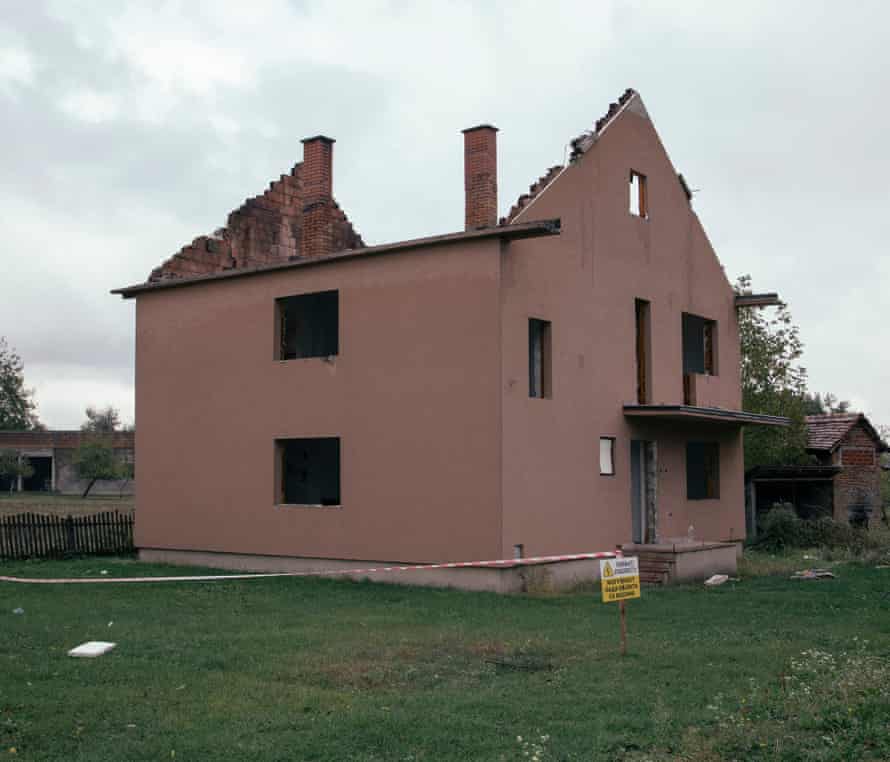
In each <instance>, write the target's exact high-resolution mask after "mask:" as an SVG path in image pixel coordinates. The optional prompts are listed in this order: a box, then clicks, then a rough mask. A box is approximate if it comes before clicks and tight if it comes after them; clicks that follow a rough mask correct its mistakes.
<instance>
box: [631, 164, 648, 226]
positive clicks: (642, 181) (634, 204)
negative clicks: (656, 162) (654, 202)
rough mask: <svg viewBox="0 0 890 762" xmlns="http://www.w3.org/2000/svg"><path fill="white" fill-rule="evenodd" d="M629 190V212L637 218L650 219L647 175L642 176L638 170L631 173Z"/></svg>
mask: <svg viewBox="0 0 890 762" xmlns="http://www.w3.org/2000/svg"><path fill="white" fill-rule="evenodd" d="M628 190H629V194H630V196H629V211H630V213H631V214H632V215H634V216H635V217H642V218H643V219H648V217H649V200H648V197H647V194H646V191H647V188H646V175H643V174H640V173H639V172H637V171H636V170H633V169H632V170H631V171H630V184H629V185H628Z"/></svg>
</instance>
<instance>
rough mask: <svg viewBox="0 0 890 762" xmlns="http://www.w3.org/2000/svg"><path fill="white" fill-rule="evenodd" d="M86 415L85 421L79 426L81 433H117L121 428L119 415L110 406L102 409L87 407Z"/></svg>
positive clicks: (115, 409)
mask: <svg viewBox="0 0 890 762" xmlns="http://www.w3.org/2000/svg"><path fill="white" fill-rule="evenodd" d="M86 415H87V419H86V421H84V422H83V423H82V424H81V425H80V430H81V431H89V432H92V433H94V434H104V433H108V432H111V431H117V430H118V429H120V427H121V417H120V413H119V412H118V410H117V408H116V407H114V406H112V405H108V406H106V407H103V408H95V407H88V408H87V410H86Z"/></svg>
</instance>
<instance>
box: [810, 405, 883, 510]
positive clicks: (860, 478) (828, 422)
mask: <svg viewBox="0 0 890 762" xmlns="http://www.w3.org/2000/svg"><path fill="white" fill-rule="evenodd" d="M888 449H890V448H888V446H887V443H886V442H884V441H883V440H882V439H881V437H880V435H879V434H878V432H877V430H876V429H875V428H874V426H872V425H871V423H870V422H869V420H868V418H866V417H865V415H863V414H862V413H835V414H831V415H809V416H807V450H808V451H809V452H810V453H812V454H813V455H814V456H815V457H816V458H817V459H818V461H819V464H820V465H822V466H834V467H836V468H837V469H838V472H837V474H836V476H835V477H834V488H833V498H834V507H833V513H834V518H835V519H837V520H838V521H851V522H853V523H861V522H863V521H867V520H868V518H869V517H870V516H871V515H872V514H873V513H875V512H876V511H878V509H879V507H880V499H881V454H882V453H885V452H887V451H888Z"/></svg>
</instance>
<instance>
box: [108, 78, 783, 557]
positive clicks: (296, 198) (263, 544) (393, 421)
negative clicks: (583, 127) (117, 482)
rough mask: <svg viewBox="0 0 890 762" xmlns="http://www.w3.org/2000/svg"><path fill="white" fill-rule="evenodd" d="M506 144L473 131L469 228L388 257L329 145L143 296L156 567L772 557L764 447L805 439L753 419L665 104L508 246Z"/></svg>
mask: <svg viewBox="0 0 890 762" xmlns="http://www.w3.org/2000/svg"><path fill="white" fill-rule="evenodd" d="M496 136H497V129H496V128H495V127H493V126H491V125H488V124H480V125H478V126H476V127H473V128H470V129H468V130H465V131H464V138H463V139H464V198H465V208H464V223H465V225H464V230H462V231H459V232H455V233H449V234H445V235H437V236H432V237H429V238H423V239H418V240H411V241H402V242H398V243H393V244H386V245H381V246H364V245H363V244H362V241H361V238H359V237H358V235H357V234H356V233H355V231H354V230H353V229H352V227H351V226H350V225H348V222H347V220H346V217H345V215H342V212H341V211H340V210H339V208H338V207H336V205H335V203H334V201H333V195H332V181H331V178H332V146H333V141H332V140H330V139H328V138H324V137H322V136H319V137H316V138H311V139H309V140H307V141H304V145H303V150H304V158H303V162H302V163H301V164H300V165H298V167H299V169H298V170H295V171H294V172H292V173H291V174H290V175H288V176H285V177H283V178H282V179H281V180H280V181H278V183H279V184H278V185H275V184H273V187H272V188H270V190H269V191H267V193H266V194H264V196H263V197H258V199H255V200H254V201H253V202H249V203H248V204H247V205H246V206H245V207H242V209H241V210H239V211H238V212H235V213H233V214H232V215H230V217H229V224H228V226H227V228H226V229H225V230H224V231H222V232H221V233H220V234H219V235H217V236H216V237H214V238H213V239H212V240H211V239H207V240H206V241H204V239H198V243H197V244H196V245H194V246H192V247H191V250H190V251H189V252H185V253H183V254H182V255H181V256H180V257H179V259H178V260H177V258H176V257H174V261H173V262H172V263H170V262H167V263H165V264H164V265H162V266H161V268H160V269H159V270H156V271H155V272H154V273H153V274H152V276H151V278H150V280H149V282H147V283H141V284H138V285H135V286H131V287H127V288H123V289H120V290H119V291H118V293H120V294H121V295H123V296H124V297H125V298H135V299H136V301H137V304H136V316H137V323H136V357H137V360H136V374H137V375H136V409H137V417H138V424H139V425H138V427H137V432H138V433H137V437H138V444H139V453H140V456H139V457H140V472H139V473H140V488H139V492H138V494H137V502H138V505H137V508H138V510H137V512H136V516H137V519H136V543H137V545H138V546H139V547H140V548H141V549H142V554H143V556H144V557H152V558H164V559H167V560H180V561H194V562H199V563H204V564H232V565H240V566H246V567H252V568H256V567H261V566H265V567H266V568H270V567H272V566H284V567H289V568H309V567H311V566H313V565H315V566H322V567H327V566H330V565H331V564H333V563H335V562H342V561H349V562H353V561H360V562H365V561H405V562H408V561H417V562H435V561H463V560H475V559H480V558H505V557H507V558H509V557H513V556H514V554H521V555H526V556H527V555H536V556H537V555H553V554H561V553H569V552H573V551H579V550H597V549H611V548H614V547H615V545H616V544H622V543H643V544H649V545H651V544H653V543H661V542H671V543H673V542H680V543H683V542H688V539H689V536H690V534H692V536H693V537H694V539H695V540H697V541H701V540H704V541H709V542H710V541H712V542H716V543H720V542H724V541H731V542H738V541H740V540H742V539H744V537H745V533H746V525H745V510H744V498H743V492H744V489H743V480H744V474H743V457H742V427H743V426H745V425H757V424H763V425H785V424H786V423H787V421H786V420H785V419H780V418H774V417H769V416H759V415H754V414H749V413H746V412H745V411H743V410H741V388H740V377H739V374H740V370H739V337H738V320H737V314H736V310H737V309H738V308H739V302H738V301H737V299H736V296H735V294H734V291H733V288H732V286H731V284H730V283H729V282H728V280H727V278H726V276H725V274H724V272H723V269H722V267H721V264H720V261H719V260H718V258H717V255H716V253H715V252H714V250H713V248H712V246H711V244H710V242H709V240H708V237H707V235H706V234H705V232H704V229H703V227H702V225H701V223H700V221H699V219H698V217H697V215H696V214H695V212H694V210H693V209H692V205H691V198H690V194H689V193H688V189H686V187H685V185H684V184H683V183H682V182H681V181H680V179H679V178H678V175H677V172H676V170H675V169H674V167H673V165H672V164H671V161H670V159H669V157H668V155H667V153H666V151H665V149H664V146H663V145H662V143H661V141H660V139H659V137H658V134H657V132H656V130H655V127H654V125H653V124H652V121H651V119H650V117H649V114H648V112H647V111H646V108H645V106H644V105H643V102H642V99H641V98H640V96H639V94H638V93H636V92H635V91H633V90H628V91H626V92H625V93H624V94H623V95H622V96H621V98H620V99H619V100H618V101H617V102H616V103H615V104H613V106H611V107H610V108H609V111H608V113H607V114H606V115H605V116H604V117H603V118H602V119H600V120H598V121H597V123H596V125H595V126H594V128H593V129H592V130H590V131H588V132H585V133H583V134H582V135H581V136H579V137H578V138H577V139H576V140H574V141H573V142H572V146H573V147H572V156H571V159H570V161H569V162H568V164H567V165H566V166H564V167H563V166H559V167H551V168H550V169H549V170H548V171H547V172H546V173H545V175H544V176H543V177H542V178H541V179H540V180H539V181H538V182H537V183H535V184H534V185H533V186H532V187H531V189H530V192H529V193H528V194H526V195H525V196H523V197H522V198H520V199H519V201H517V203H516V204H515V205H513V207H512V208H511V210H510V211H509V212H508V214H507V215H506V216H505V217H503V218H502V220H501V222H500V224H499V222H498V216H497V214H498V198H497V187H498V186H497V160H498V156H497V145H496ZM554 143H555V144H561V143H562V141H559V143H557V141H556V140H555V141H554ZM288 178H291V179H288ZM455 190H456V191H457V189H455ZM378 192H381V193H384V192H386V190H385V188H380V189H378ZM408 192H422V189H419V190H417V191H413V190H411V189H406V188H405V187H404V179H400V180H399V182H398V183H394V184H393V188H392V195H393V197H394V200H395V199H397V198H398V197H399V196H400V195H402V194H405V193H408ZM202 241H204V242H203V243H202ZM208 246H209V247H210V249H214V247H216V248H215V249H214V250H213V251H210V250H209V249H208ZM742 308H745V307H742ZM659 547H662V546H661V545H659ZM699 550H700V548H699ZM722 550H723V551H726V547H723V548H722ZM730 550H733V549H732V548H730ZM729 555H730V556H731V557H734V555H733V554H732V553H730V554H729Z"/></svg>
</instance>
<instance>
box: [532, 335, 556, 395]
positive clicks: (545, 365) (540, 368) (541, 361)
mask: <svg viewBox="0 0 890 762" xmlns="http://www.w3.org/2000/svg"><path fill="white" fill-rule="evenodd" d="M550 334H551V329H550V321H549V320H538V319H537V318H529V320H528V396H529V397H540V398H549V397H551V396H552V388H551V387H552V384H551V338H550Z"/></svg>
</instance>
